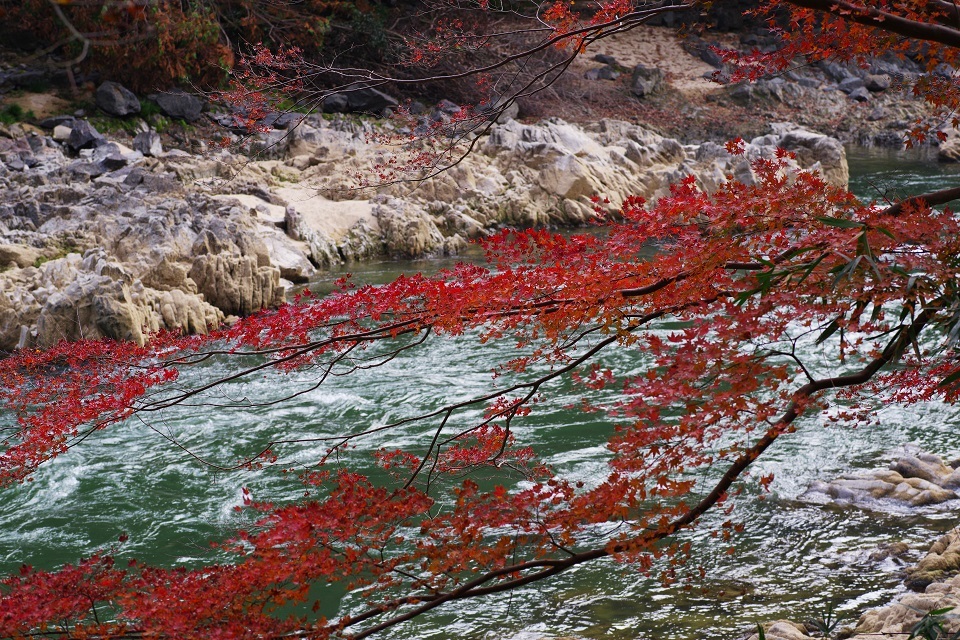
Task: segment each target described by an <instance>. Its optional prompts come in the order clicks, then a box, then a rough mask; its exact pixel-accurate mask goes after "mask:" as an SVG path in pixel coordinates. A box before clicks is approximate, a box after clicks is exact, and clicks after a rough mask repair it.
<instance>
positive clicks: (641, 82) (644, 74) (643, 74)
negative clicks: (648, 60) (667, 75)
mask: <svg viewBox="0 0 960 640" xmlns="http://www.w3.org/2000/svg"><path fill="white" fill-rule="evenodd" d="M662 90H663V71H661V70H660V69H657V68H656V67H645V66H644V65H642V64H638V65H637V66H636V67H634V69H633V74H632V75H631V76H630V91H631V92H632V93H633V95H635V96H637V97H638V98H646V97H649V96H652V95H654V94H656V93H659V92H660V91H662Z"/></svg>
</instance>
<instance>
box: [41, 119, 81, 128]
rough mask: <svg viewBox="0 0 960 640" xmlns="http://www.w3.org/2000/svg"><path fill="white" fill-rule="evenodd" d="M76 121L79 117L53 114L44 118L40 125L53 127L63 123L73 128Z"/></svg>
mask: <svg viewBox="0 0 960 640" xmlns="http://www.w3.org/2000/svg"><path fill="white" fill-rule="evenodd" d="M76 121H77V119H76V118H74V117H73V116H51V117H49V118H44V119H43V120H41V121H40V127H41V128H43V129H53V128H55V127H56V126H57V125H61V124H62V125H64V126H67V127H71V128H72V127H73V123H74V122H76Z"/></svg>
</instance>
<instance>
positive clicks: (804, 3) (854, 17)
mask: <svg viewBox="0 0 960 640" xmlns="http://www.w3.org/2000/svg"><path fill="white" fill-rule="evenodd" d="M787 2H789V3H790V4H792V5H796V6H798V7H803V8H805V9H813V10H814V11H821V12H823V13H829V14H832V15H835V16H839V17H841V18H843V19H845V20H849V21H851V22H856V23H857V24H862V25H865V26H868V27H876V28H877V29H881V30H883V31H889V32H891V33H896V34H898V35H901V36H906V37H908V38H915V39H917V40H926V41H928V42H938V43H940V44H943V45H946V46H948V47H953V48H960V31H958V30H957V29H954V28H951V27H947V26H946V25H941V24H930V23H929V22H920V21H918V20H910V19H909V18H904V17H902V16H898V15H897V14H894V13H889V12H887V11H881V10H880V9H877V8H876V7H869V6H864V5H861V4H854V3H852V2H848V1H847V0H787Z"/></svg>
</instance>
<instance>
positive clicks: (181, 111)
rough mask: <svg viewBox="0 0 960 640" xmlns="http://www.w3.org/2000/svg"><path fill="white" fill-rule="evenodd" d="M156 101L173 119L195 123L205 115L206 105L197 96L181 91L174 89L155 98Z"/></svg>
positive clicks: (165, 113)
mask: <svg viewBox="0 0 960 640" xmlns="http://www.w3.org/2000/svg"><path fill="white" fill-rule="evenodd" d="M154 101H155V102H156V103H157V106H159V107H160V110H161V111H163V113H164V115H167V116H170V117H171V118H180V119H182V120H186V121H187V122H194V121H196V120H198V119H199V118H200V114H201V113H203V107H204V105H205V104H206V103H205V102H204V101H203V100H201V99H200V98H198V97H197V96H195V95H192V94H189V93H187V92H186V91H182V90H180V89H172V90H170V91H165V92H163V93H158V94H156V96H154Z"/></svg>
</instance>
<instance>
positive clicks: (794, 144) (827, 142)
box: [750, 122, 850, 187]
mask: <svg viewBox="0 0 960 640" xmlns="http://www.w3.org/2000/svg"><path fill="white" fill-rule="evenodd" d="M770 128H771V130H772V133H770V134H768V135H765V136H760V137H758V138H754V139H753V140H751V141H750V144H752V145H754V146H756V147H758V148H760V149H761V151H762V153H765V154H770V153H772V152H774V151H775V149H776V148H778V147H779V148H782V149H786V150H787V151H792V152H793V153H795V154H796V155H797V163H798V164H799V165H800V167H802V168H804V169H808V170H817V171H819V172H820V173H821V174H822V175H823V177H824V179H825V180H826V181H827V182H829V183H830V184H832V185H835V186H838V187H846V186H847V184H848V183H849V181H850V168H849V166H848V165H847V152H846V150H844V148H843V144H842V143H841V142H840V141H839V140H837V139H836V138H832V137H830V136H827V135H824V134H822V133H817V132H815V131H810V130H809V129H804V128H803V127H800V126H797V125H795V124H793V123H791V122H778V123H774V124H771V125H770Z"/></svg>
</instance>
